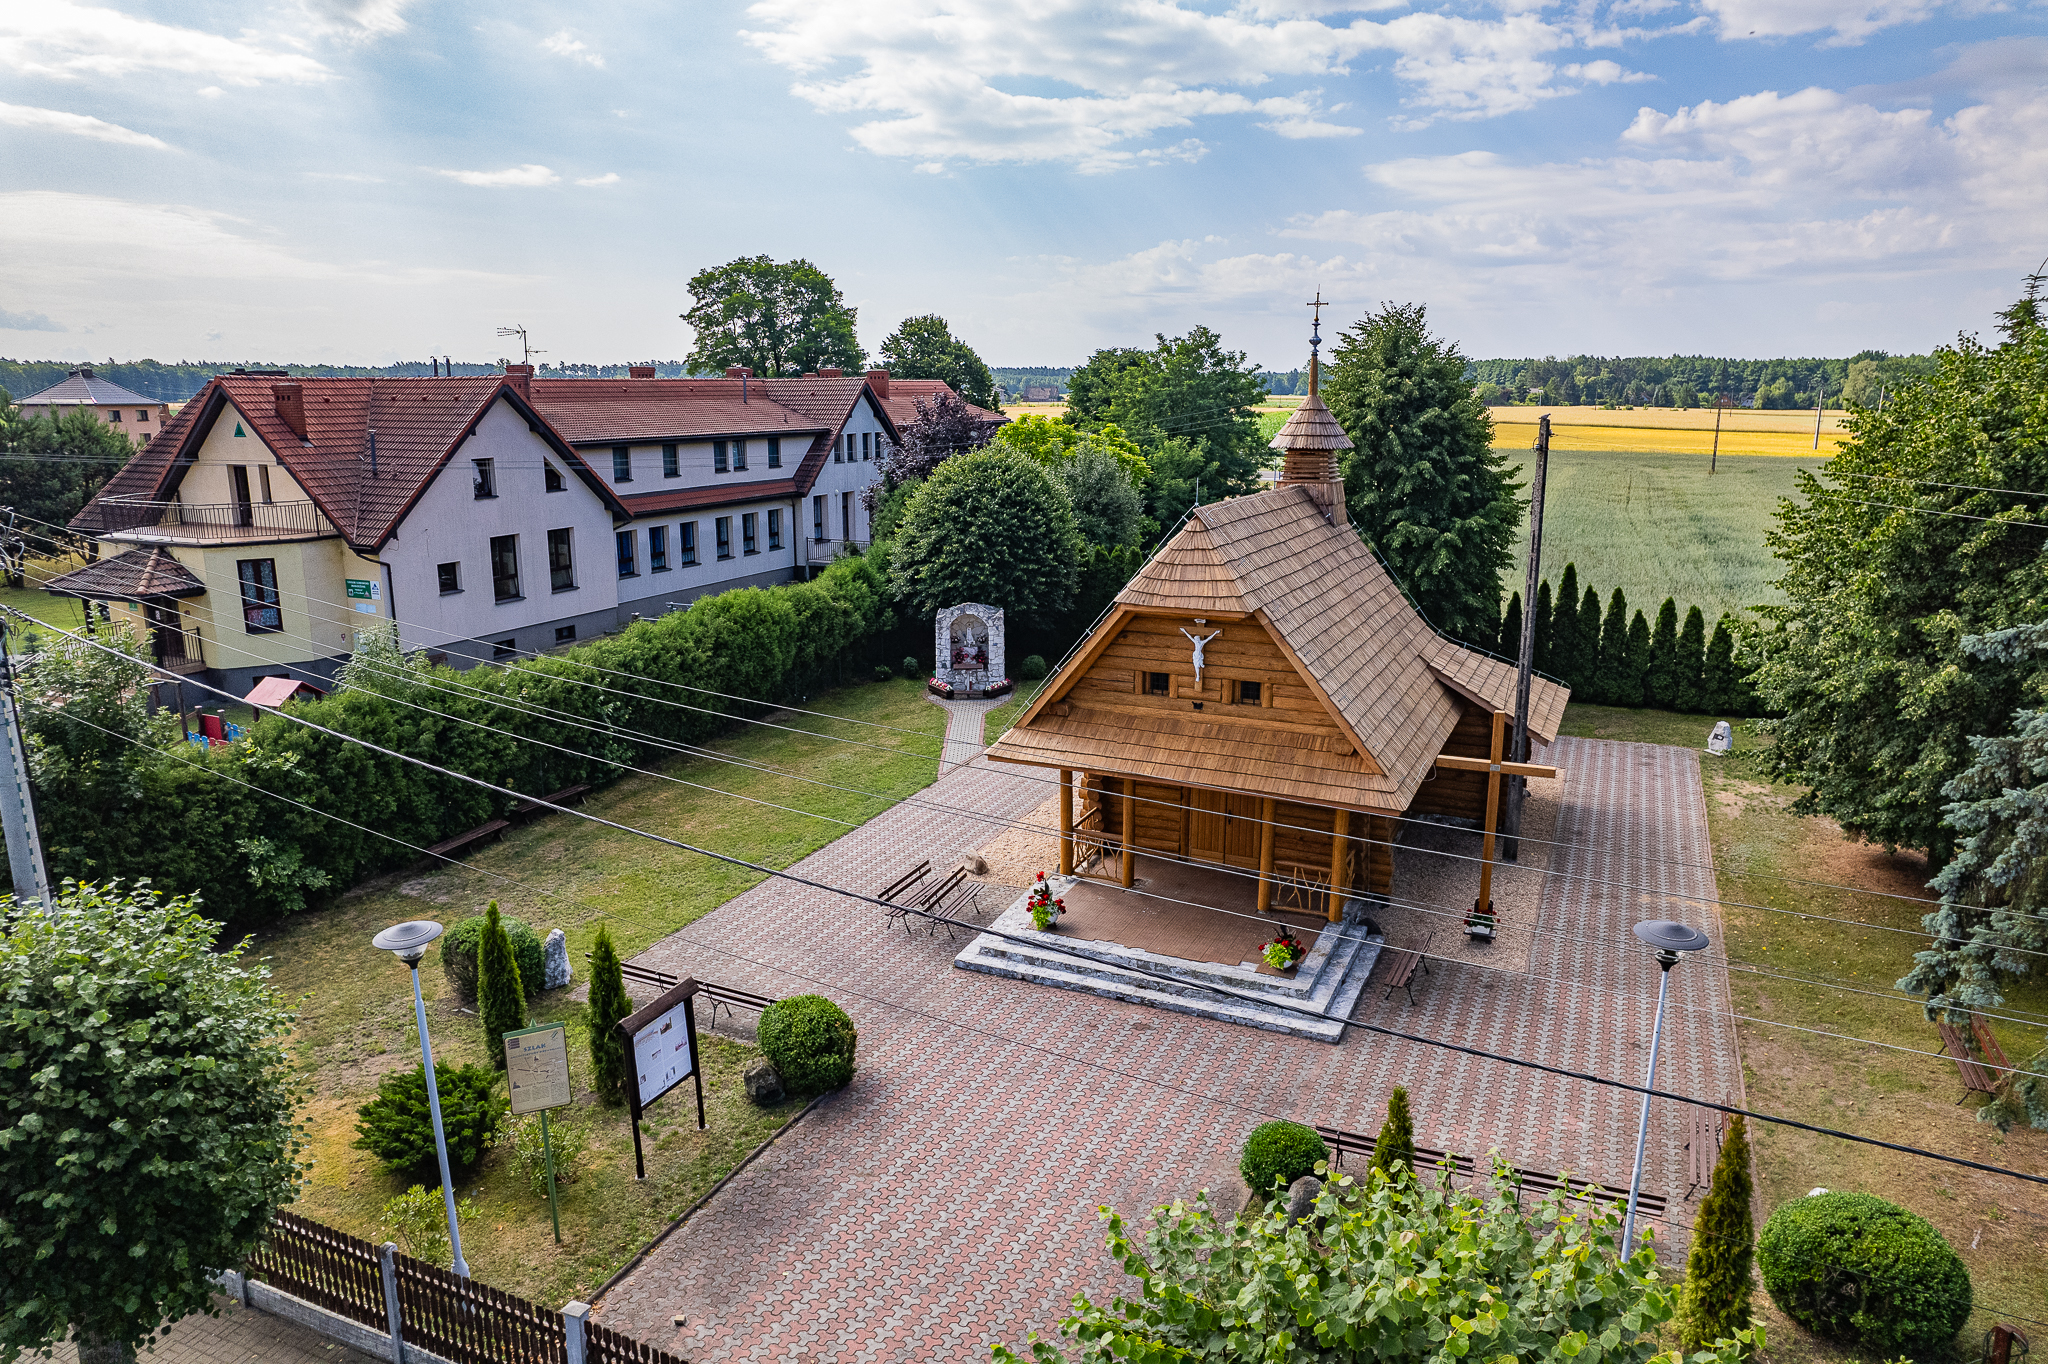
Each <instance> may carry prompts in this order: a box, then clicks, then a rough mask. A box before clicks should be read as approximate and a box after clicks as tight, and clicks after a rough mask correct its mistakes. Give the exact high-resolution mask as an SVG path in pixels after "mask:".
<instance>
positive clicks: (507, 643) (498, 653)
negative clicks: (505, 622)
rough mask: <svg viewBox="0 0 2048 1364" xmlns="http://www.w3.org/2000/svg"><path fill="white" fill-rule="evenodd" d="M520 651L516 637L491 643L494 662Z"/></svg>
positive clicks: (508, 537)
mask: <svg viewBox="0 0 2048 1364" xmlns="http://www.w3.org/2000/svg"><path fill="white" fill-rule="evenodd" d="M503 538H505V539H508V540H509V539H511V538H512V537H510V536H509V535H508V536H505V537H503ZM518 652H519V641H518V640H516V639H501V640H499V641H497V642H496V643H495V644H493V645H491V661H492V662H493V663H495V662H497V661H498V660H499V659H501V658H510V657H512V655H514V654H516V653H518Z"/></svg>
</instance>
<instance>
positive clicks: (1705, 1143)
mask: <svg viewBox="0 0 2048 1364" xmlns="http://www.w3.org/2000/svg"><path fill="white" fill-rule="evenodd" d="M1687 1133H1688V1135H1687V1136H1686V1139H1685V1156H1686V1161H1685V1169H1686V1187H1685V1196H1686V1197H1687V1198H1688V1199H1689V1198H1691V1197H1692V1196H1693V1194H1694V1192H1695V1191H1697V1190H1700V1189H1704V1188H1706V1187H1708V1186H1709V1185H1711V1184H1712V1183H1713V1182H1714V1162H1715V1161H1717V1160H1719V1159H1720V1156H1721V1114H1720V1113H1719V1112H1718V1111H1717V1110H1715V1109H1712V1108H1694V1109H1693V1110H1692V1118H1691V1123H1690V1126H1689V1127H1688V1128H1687Z"/></svg>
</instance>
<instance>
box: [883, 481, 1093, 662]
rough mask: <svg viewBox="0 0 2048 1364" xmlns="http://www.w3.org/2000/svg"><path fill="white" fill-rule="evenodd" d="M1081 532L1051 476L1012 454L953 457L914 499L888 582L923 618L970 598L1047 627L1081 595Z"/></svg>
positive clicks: (899, 536)
mask: <svg viewBox="0 0 2048 1364" xmlns="http://www.w3.org/2000/svg"><path fill="white" fill-rule="evenodd" d="M1081 547H1082V546H1081V536H1080V534H1079V533H1078V532H1077V531H1076V530H1075V529H1074V513H1073V510H1072V508H1070V507H1069V506H1068V504H1067V496H1066V494H1065V492H1063V491H1062V490H1061V488H1060V486H1059V484H1058V483H1057V482H1055V481H1054V479H1053V477H1052V475H1051V474H1050V473H1048V472H1047V471H1046V470H1045V469H1043V468H1041V467H1040V466H1039V465H1038V464H1037V463H1036V462H1034V461H1033V460H1031V459H1028V458H1026V457H1025V456H1023V455H1020V454H1017V453H1016V452H1014V451H1010V450H982V451H976V452H975V453H973V454H970V455H961V456H958V457H957V458H954V459H949V460H947V461H946V462H945V463H943V464H941V465H940V466H939V467H938V468H937V469H935V470H933V471H932V474H931V476H930V477H929V478H927V479H925V481H924V483H923V485H922V486H921V487H919V488H918V490H917V491H916V492H915V493H914V494H912V495H911V498H910V501H909V504H908V505H907V506H906V507H905V508H904V512H903V521H902V523H901V525H900V526H899V527H898V529H897V533H896V548H895V552H894V557H893V559H892V561H891V564H890V570H889V573H890V582H891V583H892V584H893V585H894V587H895V589H896V592H897V595H898V596H899V597H900V598H902V600H903V601H904V602H905V603H906V604H907V605H908V606H909V607H910V609H911V610H912V611H913V612H915V613H917V614H919V615H924V616H930V615H931V614H932V613H933V612H935V611H937V610H938V609H939V608H941V607H944V606H952V605H954V604H956V603H959V602H963V601H978V602H987V603H989V604H990V605H992V606H1000V607H1002V608H1003V609H1004V610H1005V611H1006V612H1009V613H1011V616H1012V618H1013V619H1021V620H1023V621H1025V622H1031V623H1037V624H1041V625H1043V624H1050V623H1052V622H1053V621H1055V620H1056V619H1057V618H1058V617H1059V615H1060V614H1061V613H1062V612H1064V611H1065V610H1066V609H1067V608H1068V606H1069V605H1071V604H1072V602H1073V599H1074V584H1075V575H1076V573H1077V571H1078V565H1079V560H1080V556H1081Z"/></svg>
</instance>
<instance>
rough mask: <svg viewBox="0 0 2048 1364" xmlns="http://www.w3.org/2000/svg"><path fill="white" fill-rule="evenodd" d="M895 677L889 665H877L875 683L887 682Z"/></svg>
mask: <svg viewBox="0 0 2048 1364" xmlns="http://www.w3.org/2000/svg"><path fill="white" fill-rule="evenodd" d="M895 675H896V674H895V673H893V672H890V671H889V665H888V664H886V663H877V664H876V665H875V681H877V682H887V681H888V680H889V679H890V678H892V677H894V676H895Z"/></svg>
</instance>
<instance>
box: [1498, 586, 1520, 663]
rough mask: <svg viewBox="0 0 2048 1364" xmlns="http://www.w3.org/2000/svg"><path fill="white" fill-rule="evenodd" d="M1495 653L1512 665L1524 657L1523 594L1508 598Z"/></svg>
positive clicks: (1501, 619)
mask: <svg viewBox="0 0 2048 1364" xmlns="http://www.w3.org/2000/svg"><path fill="white" fill-rule="evenodd" d="M1493 651H1494V652H1495V653H1497V654H1499V655H1500V656H1501V657H1502V658H1505V659H1506V660H1508V662H1510V663H1512V662H1514V661H1515V660H1516V659H1518V658H1520V657H1521V656H1522V594H1521V593H1519V592H1517V593H1515V594H1514V595H1513V596H1512V597H1509V598H1508V609H1507V610H1506V611H1505V612H1503V613H1502V615H1501V618H1500V637H1499V641H1498V642H1497V643H1496V644H1495V645H1494V646H1493Z"/></svg>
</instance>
